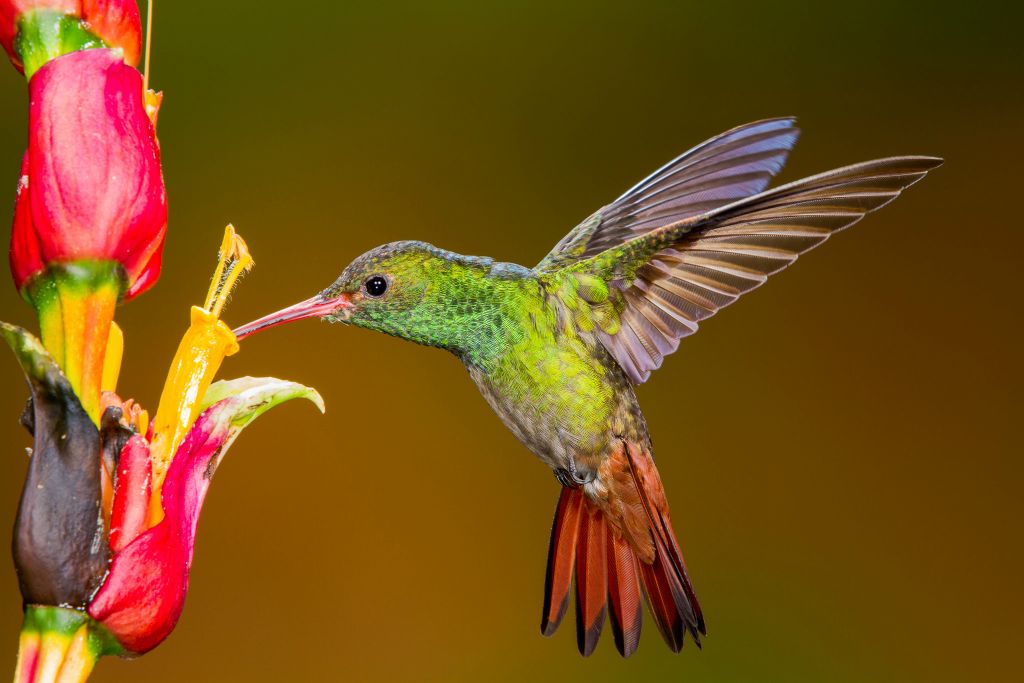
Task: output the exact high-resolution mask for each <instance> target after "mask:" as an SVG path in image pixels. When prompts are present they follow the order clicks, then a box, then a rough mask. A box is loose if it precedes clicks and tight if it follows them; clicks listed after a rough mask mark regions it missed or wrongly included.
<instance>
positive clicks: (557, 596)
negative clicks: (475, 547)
mask: <svg viewBox="0 0 1024 683" xmlns="http://www.w3.org/2000/svg"><path fill="white" fill-rule="evenodd" d="M798 134H799V131H798V129H797V128H796V125H795V119H793V118H775V119H767V120H762V121H757V122H754V123H750V124H747V125H744V126H740V127H737V128H734V129H732V130H729V131H727V132H725V133H722V134H721V135H718V136H716V137H714V138H711V139H709V140H707V141H706V142H704V143H702V144H700V145H697V146H696V147H694V148H692V149H690V150H689V151H687V152H685V153H683V154H681V155H680V156H678V157H676V158H675V159H673V160H672V161H670V162H669V163H667V164H666V165H665V166H663V167H661V168H660V169H658V170H657V171H655V172H654V173H652V174H651V175H650V176H648V177H647V178H645V179H643V180H642V181H640V182H639V183H638V184H636V185H635V186H633V187H632V188H630V189H629V190H627V191H626V192H625V193H624V194H623V195H622V196H621V197H619V198H618V199H616V200H615V201H613V202H612V203H610V204H608V205H606V206H604V207H603V208H601V209H599V210H597V211H596V212H595V213H593V214H591V215H590V216H589V217H588V218H587V219H586V220H584V221H583V222H582V223H580V224H579V225H578V226H577V227H576V228H574V229H573V230H572V231H571V232H569V234H567V235H566V236H565V237H564V238H562V240H561V241H560V242H559V243H558V244H557V245H556V246H555V247H554V249H552V250H551V252H550V253H549V254H548V255H547V256H545V257H544V258H543V259H542V260H541V261H540V263H538V264H537V265H536V266H534V267H533V268H526V267H524V266H520V265H516V264H513V263H503V262H499V261H495V260H494V259H492V258H487V257H478V256H463V255H460V254H456V253H453V252H450V251H446V250H444V249H440V248H438V247H435V246H433V245H431V244H428V243H426V242H419V241H401V242H392V243H390V244H385V245H383V246H380V247H377V248H376V249H373V250H371V251H369V252H367V253H365V254H363V255H362V256H360V257H358V258H357V259H355V260H354V261H352V263H350V264H349V265H348V266H347V267H346V268H345V269H344V270H343V271H342V273H341V275H340V276H339V277H338V278H337V280H335V281H334V283H333V284H331V285H330V286H328V287H327V288H326V289H324V290H322V291H321V292H320V293H318V294H316V295H315V296H313V297H312V298H310V299H307V300H306V301H302V302H300V303H298V304H296V305H294V306H291V307H288V308H285V309H282V310H280V311H278V312H276V313H272V314H270V315H268V316H265V317H263V318H260V319H259V320H256V321H253V322H251V323H249V324H246V325H244V326H242V327H240V328H238V329H237V330H235V334H236V336H237V337H238V338H244V337H246V336H248V335H250V334H252V333H254V332H256V331H257V330H261V329H264V328H267V327H271V326H274V325H279V324H282V323H285V322H289V321H294V320H299V319H303V318H311V317H319V318H322V319H324V320H327V321H328V322H332V323H342V324H345V325H353V326H356V327H363V328H367V329H371V330H376V331H378V332H383V333H385V334H388V335H393V336H396V337H400V338H402V339H407V340H409V341H412V342H416V343H417V344H422V345H425V346H432V347H436V348H440V349H445V350H447V351H450V352H451V353H453V354H455V355H456V356H457V357H458V358H459V359H460V360H461V361H462V362H463V364H464V365H465V367H466V369H467V370H468V371H469V376H470V377H471V378H472V380H473V382H474V383H475V384H476V386H477V387H478V388H479V390H480V393H481V394H482V395H483V397H484V399H485V400H486V401H487V403H488V404H489V405H490V406H491V408H492V409H493V410H494V412H495V413H497V415H498V417H499V418H500V419H501V421H502V422H503V423H504V424H505V426H506V427H507V428H508V429H510V430H511V431H512V433H513V434H514V435H515V436H516V437H517V438H518V439H519V441H520V442H522V444H523V445H525V446H526V448H528V449H529V450H530V451H532V452H533V453H534V455H536V456H537V457H538V458H539V459H540V460H541V461H542V462H543V463H544V464H546V465H547V466H548V467H550V468H551V469H552V470H553V471H554V474H555V477H556V478H557V480H558V483H559V484H560V485H561V493H560V496H559V499H558V504H557V507H556V511H555V518H554V523H553V525H552V530H551V539H550V546H549V551H548V562H547V571H546V577H545V590H544V603H543V610H542V617H541V631H542V633H543V634H544V635H546V636H549V635H552V634H553V633H554V632H555V630H556V629H557V628H558V626H559V624H560V623H561V621H562V618H563V617H564V615H565V613H566V610H567V608H568V605H569V602H570V597H571V593H572V586H573V582H574V577H575V587H576V591H575V593H576V601H575V603H576V635H577V644H578V648H579V651H580V653H581V654H583V655H584V656H587V655H589V654H591V653H592V652H593V651H594V648H595V647H596V645H597V642H598V639H599V637H600V635H601V632H602V629H603V627H604V624H605V622H606V620H607V621H610V624H611V628H612V632H613V634H614V639H615V645H616V647H617V649H618V651H619V653H620V654H621V655H622V656H623V657H628V656H630V655H631V654H632V653H633V652H634V651H635V650H636V648H637V646H638V644H639V639H640V630H641V621H642V615H643V603H644V599H643V597H646V602H647V604H648V605H649V609H650V613H651V618H652V619H653V620H654V623H655V625H656V627H657V628H658V630H659V631H660V633H661V635H662V637H663V638H664V640H665V642H666V643H667V644H668V646H669V648H670V649H671V650H672V651H673V652H679V651H680V649H681V648H682V646H683V641H684V636H685V635H686V634H687V633H688V634H689V635H690V637H692V639H693V640H694V642H695V643H696V644H697V646H698V647H699V646H700V643H701V641H700V638H701V636H702V635H706V634H707V630H706V627H705V622H704V616H703V613H702V612H701V608H700V605H699V604H698V602H697V596H696V594H695V592H694V588H693V583H692V581H691V580H690V574H689V572H688V570H687V567H686V563H685V562H684V561H683V555H682V552H681V550H680V547H679V543H678V541H677V540H676V536H675V532H674V531H673V526H672V520H671V517H670V515H669V506H668V501H667V499H666V496H665V490H664V487H663V485H662V480H661V477H660V476H659V474H658V469H657V468H656V467H655V463H654V457H653V455H652V452H651V438H650V436H649V434H648V430H647V424H646V422H645V421H644V416H643V413H642V412H641V410H640V405H639V404H638V402H637V398H636V393H635V391H634V387H635V386H636V385H638V384H641V383H643V382H644V381H646V380H647V378H648V377H649V376H650V374H651V372H652V371H653V370H656V369H657V368H658V367H660V366H661V363H662V361H663V360H664V358H665V357H666V356H668V355H669V354H671V353H672V352H674V351H675V350H676V348H677V347H678V346H679V342H680V340H682V339H683V338H684V337H687V336H689V335H691V334H693V333H694V332H696V331H697V329H698V326H699V325H700V324H701V322H702V321H703V320H705V319H706V318H708V317H710V316H712V315H714V314H715V313H717V312H718V311H719V310H720V309H722V308H724V307H725V306H728V305H729V304H731V303H733V302H734V301H736V300H737V299H738V298H739V297H740V296H741V295H743V294H745V293H747V292H749V291H751V290H753V289H755V288H757V287H758V286H760V285H761V284H763V283H764V282H765V281H766V280H767V279H768V276H769V275H772V274H773V273H777V272H778V271H780V270H782V269H783V268H785V267H786V266H788V265H790V264H791V263H793V262H794V261H795V260H796V259H797V257H798V256H799V255H801V254H803V253H804V252H806V251H808V250H810V249H813V248H814V247H816V246H818V245H820V244H821V243H822V242H824V241H825V240H827V239H828V238H829V237H830V236H831V235H832V234H833V233H836V232H839V231H841V230H843V229H845V228H847V227H849V226H851V225H853V224H854V223H856V222H857V221H859V220H860V219H861V218H863V217H864V216H865V215H866V214H868V213H870V212H872V211H874V210H876V209H879V208H881V207H882V206H884V205H885V204H887V203H889V202H890V201H892V200H893V199H895V198H896V197H897V196H899V194H900V193H901V192H902V191H903V190H904V189H906V188H907V187H909V186H910V185H912V184H914V183H915V182H917V181H918V180H920V179H921V178H923V177H924V176H925V175H926V174H927V173H928V172H929V171H930V170H932V169H934V168H936V167H937V166H939V165H940V164H941V163H942V159H939V158H937V157H929V156H901V157H891V158H885V159H878V160H875V161H868V162H865V163H860V164H855V165H852V166H846V167H844V168H839V169H836V170H832V171H829V172H827V173H822V174H820V175H815V176H811V177H808V178H805V179H803V180H799V181H796V182H792V183H789V184H787V185H782V186H779V187H776V188H774V189H770V190H769V189H766V188H767V186H768V183H769V181H770V180H771V178H772V177H773V176H774V175H776V174H777V173H778V172H779V170H780V169H781V168H782V166H783V164H784V163H785V161H786V158H787V155H788V153H789V151H790V150H791V148H792V147H793V145H794V143H795V142H796V139H797V136H798ZM606 617H610V618H608V619H606Z"/></svg>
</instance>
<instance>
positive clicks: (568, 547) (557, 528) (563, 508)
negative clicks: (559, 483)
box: [540, 488, 583, 636]
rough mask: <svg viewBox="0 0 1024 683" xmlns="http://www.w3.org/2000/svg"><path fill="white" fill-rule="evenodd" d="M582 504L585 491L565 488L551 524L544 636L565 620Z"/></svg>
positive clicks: (545, 594) (542, 630)
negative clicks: (552, 524)
mask: <svg viewBox="0 0 1024 683" xmlns="http://www.w3.org/2000/svg"><path fill="white" fill-rule="evenodd" d="M582 506H583V492H582V491H579V490H578V489H569V488H564V489H562V495H561V497H560V498H559V499H558V509H557V511H556V512H555V523H554V526H553V527H552V528H551V545H550V547H549V548H548V570H547V579H546V581H545V582H544V586H545V590H544V615H543V617H542V619H541V625H540V630H541V633H543V634H544V635H545V636H550V635H552V634H554V632H555V631H556V630H557V629H558V625H559V624H561V623H562V617H564V616H565V610H566V609H567V608H568V607H569V591H570V589H571V588H572V572H573V569H574V567H575V562H576V538H577V534H578V533H579V520H580V511H581V509H582Z"/></svg>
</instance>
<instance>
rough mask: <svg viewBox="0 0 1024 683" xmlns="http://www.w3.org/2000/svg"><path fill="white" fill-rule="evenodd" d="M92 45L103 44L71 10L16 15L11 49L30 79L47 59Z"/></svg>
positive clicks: (37, 11) (102, 45)
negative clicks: (19, 59)
mask: <svg viewBox="0 0 1024 683" xmlns="http://www.w3.org/2000/svg"><path fill="white" fill-rule="evenodd" d="M93 47H106V44H105V43H104V42H103V41H102V40H101V39H100V38H98V37H97V36H95V35H94V34H92V33H90V32H89V30H88V29H87V28H86V27H85V22H83V21H82V20H81V19H79V18H78V17H76V16H75V15H73V14H64V13H63V12H58V11H54V10H45V9H41V10H35V11H32V12H26V13H25V14H23V15H21V17H20V18H19V19H18V34H17V36H16V37H15V39H14V49H15V50H16V51H17V53H18V55H19V56H20V57H21V63H22V66H23V67H24V69H25V78H26V79H31V78H32V74H34V73H35V72H36V71H38V70H39V67H41V66H42V65H43V64H46V63H47V62H48V61H50V60H51V59H54V58H56V57H60V56H61V55H66V54H68V53H69V52H76V51H78V50H85V49H87V48H93Z"/></svg>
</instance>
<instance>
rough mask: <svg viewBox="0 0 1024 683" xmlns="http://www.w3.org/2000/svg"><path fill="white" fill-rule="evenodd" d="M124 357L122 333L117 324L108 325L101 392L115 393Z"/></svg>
mask: <svg viewBox="0 0 1024 683" xmlns="http://www.w3.org/2000/svg"><path fill="white" fill-rule="evenodd" d="M123 356H124V332H122V331H121V328H120V326H118V324H117V323H110V336H109V337H107V355H106V358H104V359H103V379H102V380H101V381H100V389H101V390H102V391H117V378H118V375H120V374H121V358H122V357H123Z"/></svg>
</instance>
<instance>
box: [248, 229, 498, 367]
mask: <svg viewBox="0 0 1024 683" xmlns="http://www.w3.org/2000/svg"><path fill="white" fill-rule="evenodd" d="M492 264H493V260H492V259H489V258H478V257H467V256H460V255H458V254H454V253H452V252H448V251H444V250H442V249H438V248H437V247H434V246H433V245H430V244H427V243H426V242H413V241H404V242H392V243H390V244H385V245H383V246H380V247H377V248H376V249H372V250H370V251H368V252H366V253H365V254H363V255H362V256H360V257H358V258H357V259H355V260H354V261H352V263H350V264H349V265H348V266H347V267H346V268H345V270H344V271H342V273H341V275H340V276H339V277H338V279H337V280H335V281H334V283H333V284H331V285H330V286H329V287H327V288H326V289H324V290H323V291H321V292H320V293H319V294H317V295H316V296H314V297H312V298H310V299H307V300H305V301H302V302H300V303H298V304H295V305H294V306H290V307H288V308H285V309H282V310H280V311H277V312H276V313H271V314H270V315H268V316H265V317H263V318H260V319H259V320H255V321H253V322H251V323H248V324H246V325H243V326H242V327H239V328H238V329H236V330H235V335H236V336H237V337H238V338H239V339H241V338H244V337H247V336H249V335H250V334H253V333H255V332H257V331H259V330H262V329H266V328H268V327H273V326H275V325H281V324H283V323H286V322H292V321H294V320H302V319H304V318H313V317H319V318H322V319H324V320H327V321H328V322H340V323H345V324H349V325H355V326H358V327H365V328H369V329H374V330H377V331H380V332H384V333H386V334H390V335H393V336H397V337H402V338H403V339H408V340H410V341H414V342H418V343H421V344H427V345H430V346H440V347H445V348H450V349H452V350H457V347H458V343H457V342H458V340H459V339H460V338H461V337H462V336H464V333H465V332H466V330H463V329H460V327H461V325H460V323H459V321H460V320H465V319H466V318H467V315H470V316H471V315H473V314H474V313H475V312H476V311H477V309H478V308H480V304H479V301H478V298H479V297H476V296H474V292H477V291H479V285H480V283H481V282H482V281H483V280H485V279H486V277H487V274H488V272H489V270H490V267H491V265H492Z"/></svg>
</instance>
